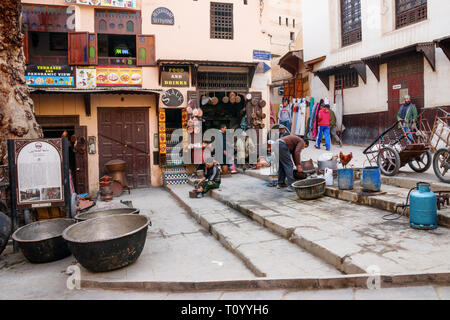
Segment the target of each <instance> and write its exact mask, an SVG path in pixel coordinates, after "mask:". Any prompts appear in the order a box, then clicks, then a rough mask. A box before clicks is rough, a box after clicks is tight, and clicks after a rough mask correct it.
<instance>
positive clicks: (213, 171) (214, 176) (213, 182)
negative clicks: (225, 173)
mask: <svg viewBox="0 0 450 320" xmlns="http://www.w3.org/2000/svg"><path fill="white" fill-rule="evenodd" d="M205 166H206V172H205V177H204V178H202V179H201V180H200V181H199V182H198V183H197V189H195V191H196V192H197V193H198V197H199V198H203V195H204V194H205V193H207V192H208V191H209V190H212V189H218V188H219V187H220V182H221V180H220V170H219V168H218V166H216V165H214V159H213V158H211V157H209V158H208V159H206V163H205Z"/></svg>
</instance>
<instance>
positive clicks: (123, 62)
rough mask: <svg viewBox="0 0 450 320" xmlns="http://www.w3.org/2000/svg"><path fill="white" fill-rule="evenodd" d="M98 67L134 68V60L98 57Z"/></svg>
mask: <svg viewBox="0 0 450 320" xmlns="http://www.w3.org/2000/svg"><path fill="white" fill-rule="evenodd" d="M98 65H99V66H135V65H136V58H117V57H98Z"/></svg>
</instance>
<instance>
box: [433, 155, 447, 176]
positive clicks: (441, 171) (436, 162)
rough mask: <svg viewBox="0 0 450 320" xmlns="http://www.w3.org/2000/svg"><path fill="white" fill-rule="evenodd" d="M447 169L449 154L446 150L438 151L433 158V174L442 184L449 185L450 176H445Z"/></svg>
mask: <svg viewBox="0 0 450 320" xmlns="http://www.w3.org/2000/svg"><path fill="white" fill-rule="evenodd" d="M449 169H450V152H449V151H448V150H447V149H439V150H438V151H437V152H436V153H435V154H434V158H433V170H434V173H435V174H436V176H437V177H438V178H439V180H441V181H442V182H445V183H450V174H447V173H448V171H449ZM446 175H447V176H446Z"/></svg>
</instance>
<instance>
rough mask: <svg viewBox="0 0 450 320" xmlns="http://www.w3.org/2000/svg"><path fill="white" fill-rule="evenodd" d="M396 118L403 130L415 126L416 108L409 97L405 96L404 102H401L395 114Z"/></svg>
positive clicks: (410, 129)
mask: <svg viewBox="0 0 450 320" xmlns="http://www.w3.org/2000/svg"><path fill="white" fill-rule="evenodd" d="M397 120H398V121H400V124H401V125H402V126H403V128H404V129H405V131H406V130H407V132H409V131H412V130H414V129H415V128H416V120H417V108H416V106H415V105H414V104H412V103H411V97H410V96H409V95H406V96H405V103H404V104H402V106H401V107H400V110H399V111H398V114H397Z"/></svg>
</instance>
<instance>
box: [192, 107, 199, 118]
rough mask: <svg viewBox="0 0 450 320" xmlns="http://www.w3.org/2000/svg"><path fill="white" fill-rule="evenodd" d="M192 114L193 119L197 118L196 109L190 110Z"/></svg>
mask: <svg viewBox="0 0 450 320" xmlns="http://www.w3.org/2000/svg"><path fill="white" fill-rule="evenodd" d="M192 114H193V115H194V117H197V116H198V109H194V110H192Z"/></svg>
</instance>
